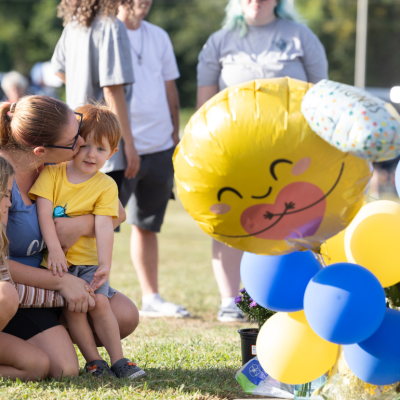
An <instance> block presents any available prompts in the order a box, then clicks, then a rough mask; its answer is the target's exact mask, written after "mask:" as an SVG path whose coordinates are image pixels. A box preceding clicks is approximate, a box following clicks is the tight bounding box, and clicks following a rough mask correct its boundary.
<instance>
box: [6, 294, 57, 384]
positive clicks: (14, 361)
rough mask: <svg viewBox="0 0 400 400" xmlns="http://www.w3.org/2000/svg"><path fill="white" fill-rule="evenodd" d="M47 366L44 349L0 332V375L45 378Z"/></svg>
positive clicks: (19, 377)
mask: <svg viewBox="0 0 400 400" xmlns="http://www.w3.org/2000/svg"><path fill="white" fill-rule="evenodd" d="M14 290H15V289H14ZM49 368H50V359H49V357H48V356H47V354H46V353H45V352H44V351H42V350H40V349H38V348H37V347H35V346H33V345H32V344H30V343H27V342H26V341H25V340H22V339H19V338H17V337H15V336H12V335H8V334H7V333H3V332H0V377H2V378H9V379H17V378H18V379H21V381H35V380H38V379H43V378H45V377H46V376H47V374H48V372H49Z"/></svg>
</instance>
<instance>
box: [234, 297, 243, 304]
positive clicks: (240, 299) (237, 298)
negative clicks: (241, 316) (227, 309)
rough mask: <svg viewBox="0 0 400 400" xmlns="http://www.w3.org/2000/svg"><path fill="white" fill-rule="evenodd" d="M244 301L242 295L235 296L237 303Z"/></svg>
mask: <svg viewBox="0 0 400 400" xmlns="http://www.w3.org/2000/svg"><path fill="white" fill-rule="evenodd" d="M241 301H242V296H236V297H235V304H237V303H240V302H241Z"/></svg>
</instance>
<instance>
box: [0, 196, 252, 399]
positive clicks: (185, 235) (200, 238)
mask: <svg viewBox="0 0 400 400" xmlns="http://www.w3.org/2000/svg"><path fill="white" fill-rule="evenodd" d="M129 234H130V227H129V226H128V225H127V224H124V225H123V226H122V232H121V233H119V234H116V236H115V238H116V240H115V246H114V263H113V269H112V276H111V284H112V286H113V287H115V288H116V289H118V290H120V291H121V292H122V293H124V294H126V295H127V296H128V297H130V298H131V299H132V300H133V301H135V303H136V304H137V305H138V306H140V298H141V293H140V288H139V284H138V281H137V278H136V273H135V271H134V268H133V266H132V264H131V261H130V257H129ZM159 243H160V292H161V295H162V296H163V297H165V298H166V299H167V300H168V301H173V302H176V303H180V304H183V305H184V306H185V307H187V309H188V310H189V311H190V313H191V315H192V318H190V319H188V320H177V319H167V318H163V319H148V318H147V319H146V318H141V321H140V324H139V327H138V329H137V330H136V331H135V332H134V333H133V334H132V335H131V336H130V337H128V338H127V339H125V340H124V341H123V342H122V343H123V346H124V353H125V355H126V356H127V357H130V358H131V359H133V360H134V361H135V362H137V363H138V365H139V366H141V367H143V368H144V369H145V370H146V372H147V377H146V378H142V379H140V380H137V381H133V382H130V381H128V380H118V379H113V378H104V379H100V380H97V379H91V378H89V377H87V376H85V375H83V374H82V375H81V376H79V377H77V378H74V379H68V378H67V379H63V380H60V381H55V380H47V381H44V382H29V383H21V382H11V381H1V380H0V399H64V398H67V399H182V400H183V399H199V400H200V399H201V400H206V399H207V400H209V399H210V400H211V399H234V398H245V397H246V396H245V395H244V394H243V391H242V389H241V388H240V386H239V385H238V384H237V382H236V381H235V379H234V376H235V373H236V371H237V370H238V369H239V367H240V366H241V360H240V341H239V335H238V333H237V330H238V329H240V328H241V327H243V326H242V325H240V324H235V323H234V324H222V323H220V322H218V321H217V319H216V314H217V310H218V306H219V301H220V300H219V294H218V289H217V285H216V282H215V280H214V276H213V273H212V268H211V239H210V238H209V237H208V236H207V235H206V234H204V233H203V232H202V231H201V230H200V228H199V227H198V226H197V224H196V223H195V222H194V221H193V220H192V219H191V218H190V217H189V216H188V214H187V213H186V211H185V210H184V209H183V207H182V205H181V203H180V202H179V200H178V201H175V202H173V201H171V202H170V204H169V207H168V211H167V215H166V219H165V223H164V226H163V229H162V233H161V234H160V236H159ZM246 326H247V325H246ZM102 355H103V356H104V357H105V358H106V359H107V355H106V353H105V352H103V353H102ZM79 358H80V366H81V368H83V366H84V360H83V358H82V357H81V356H80V357H79ZM253 398H256V397H253Z"/></svg>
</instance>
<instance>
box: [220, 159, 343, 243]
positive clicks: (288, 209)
mask: <svg viewBox="0 0 400 400" xmlns="http://www.w3.org/2000/svg"><path fill="white" fill-rule="evenodd" d="M343 170H344V163H342V167H341V168H340V172H339V176H338V177H337V179H336V182H335V183H334V184H333V186H332V188H331V189H330V190H329V191H328V192H327V193H326V194H325V195H324V196H323V197H321V198H320V199H319V200H317V201H315V202H314V203H312V204H309V205H308V206H306V207H303V208H301V209H300V210H294V209H293V203H292V202H289V203H285V211H284V212H283V213H280V214H269V215H268V217H265V218H268V219H272V217H279V218H278V219H277V220H276V221H275V222H274V223H273V224H272V225H270V226H268V227H267V228H265V229H262V230H261V231H258V232H254V233H249V234H247V235H224V234H222V233H217V232H214V233H213V234H214V235H218V236H223V237H231V238H246V237H250V236H257V235H259V234H260V233H263V232H266V231H268V230H269V229H271V228H273V227H274V226H276V225H277V224H278V223H279V222H280V221H282V219H283V218H284V217H285V216H286V215H292V214H296V213H299V212H301V211H305V210H308V209H309V208H311V207H314V206H316V205H317V204H319V203H321V201H323V200H325V199H326V198H327V197H328V196H329V195H330V194H331V193H332V192H333V191H334V190H335V188H336V186H337V185H338V183H339V181H340V178H341V177H342V175H343Z"/></svg>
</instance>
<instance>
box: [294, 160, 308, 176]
mask: <svg viewBox="0 0 400 400" xmlns="http://www.w3.org/2000/svg"><path fill="white" fill-rule="evenodd" d="M310 165H311V158H310V157H304V158H302V159H301V160H299V161H297V163H296V164H294V165H293V168H292V174H293V175H296V176H297V175H301V174H304V172H306V171H307V170H308V168H309V167H310Z"/></svg>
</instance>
